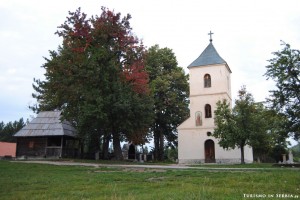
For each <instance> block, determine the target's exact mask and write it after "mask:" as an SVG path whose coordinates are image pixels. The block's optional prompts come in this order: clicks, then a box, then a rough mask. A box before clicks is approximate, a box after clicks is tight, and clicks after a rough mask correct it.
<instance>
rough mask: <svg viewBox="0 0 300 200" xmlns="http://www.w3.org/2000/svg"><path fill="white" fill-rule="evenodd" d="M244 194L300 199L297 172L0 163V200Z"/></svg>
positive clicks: (235, 196) (230, 196)
mask: <svg viewBox="0 0 300 200" xmlns="http://www.w3.org/2000/svg"><path fill="white" fill-rule="evenodd" d="M244 194H265V195H276V194H292V195H299V199H300V171H299V169H285V168H284V169H282V168H272V169H267V168H265V169H262V170H258V171H255V170H242V169H241V170H238V171H230V170H229V171H228V170H226V171H223V170H210V169H208V170H196V169H193V170H161V169H160V170H155V169H134V168H132V169H130V168H129V169H128V168H126V169H122V168H108V167H101V168H94V167H78V166H53V165H45V164H29V163H18V162H8V161H0V199H1V200H4V199H120V200H121V199H122V200H123V199H132V200H133V199H136V200H140V199H155V200H159V199H180V200H181V199H214V200H215V199H216V200H217V199H249V198H244V196H243V195H244ZM269 199H270V198H269ZM280 199H284V198H280Z"/></svg>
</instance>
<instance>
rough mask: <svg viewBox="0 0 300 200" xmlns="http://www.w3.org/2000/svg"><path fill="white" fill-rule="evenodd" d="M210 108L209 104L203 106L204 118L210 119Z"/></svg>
mask: <svg viewBox="0 0 300 200" xmlns="http://www.w3.org/2000/svg"><path fill="white" fill-rule="evenodd" d="M211 116H212V115H211V106H210V105H209V104H206V105H205V118H211Z"/></svg>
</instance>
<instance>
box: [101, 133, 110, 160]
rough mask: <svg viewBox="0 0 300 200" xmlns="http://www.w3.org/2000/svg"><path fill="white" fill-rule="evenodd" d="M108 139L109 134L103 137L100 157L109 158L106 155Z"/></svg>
mask: <svg viewBox="0 0 300 200" xmlns="http://www.w3.org/2000/svg"><path fill="white" fill-rule="evenodd" d="M109 141H110V135H107V136H105V137H104V138H103V146H102V158H103V159H105V160H108V159H109V156H108V149H109Z"/></svg>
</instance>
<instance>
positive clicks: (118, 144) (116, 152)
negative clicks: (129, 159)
mask: <svg viewBox="0 0 300 200" xmlns="http://www.w3.org/2000/svg"><path fill="white" fill-rule="evenodd" d="M113 146H114V156H115V159H116V160H123V159H124V158H123V154H122V149H121V142H120V137H119V134H118V133H116V132H113Z"/></svg>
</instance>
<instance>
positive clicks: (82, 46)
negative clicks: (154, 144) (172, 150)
mask: <svg viewBox="0 0 300 200" xmlns="http://www.w3.org/2000/svg"><path fill="white" fill-rule="evenodd" d="M130 18H131V16H130V15H129V14H128V15H126V16H125V17H123V18H121V14H120V13H114V12H113V11H110V10H108V9H106V8H104V7H102V13H101V15H100V16H97V15H96V16H92V17H91V18H89V19H88V18H87V15H86V14H84V13H82V12H81V10H80V8H79V9H77V10H76V11H75V12H69V17H67V20H66V21H65V22H64V24H62V25H61V26H59V27H58V28H59V29H58V31H57V32H56V34H58V36H59V37H62V38H63V43H62V46H59V48H58V50H57V51H50V58H45V59H46V63H45V64H44V65H43V66H42V67H43V68H45V70H46V73H45V77H46V79H45V80H44V81H41V80H34V84H33V87H34V89H35V91H36V92H35V93H34V94H33V97H34V98H36V99H37V102H38V104H36V105H34V106H31V108H32V109H33V110H34V111H36V112H39V111H42V110H53V109H59V110H62V111H63V112H62V113H63V117H64V118H65V119H67V120H69V121H71V122H73V124H74V125H75V126H76V127H77V129H78V133H79V135H80V136H81V138H82V139H83V141H84V143H85V144H88V143H89V144H92V143H93V144H94V145H88V146H89V147H90V151H91V152H96V151H99V150H100V146H102V152H103V157H104V158H107V156H108V154H107V153H108V144H109V141H110V139H111V138H112V139H113V147H114V156H115V158H116V159H119V160H120V159H123V157H122V151H121V147H120V141H121V140H124V139H125V140H130V141H132V142H134V143H135V144H141V143H145V141H146V138H147V133H148V127H149V124H150V123H151V119H152V114H151V113H152V105H153V102H152V98H151V97H150V92H149V86H148V79H149V78H148V73H147V72H146V71H145V68H144V57H145V49H144V47H143V44H142V43H141V42H140V41H139V39H138V38H137V37H136V36H134V35H133V33H132V29H131V27H130V23H129V20H130Z"/></svg>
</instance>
